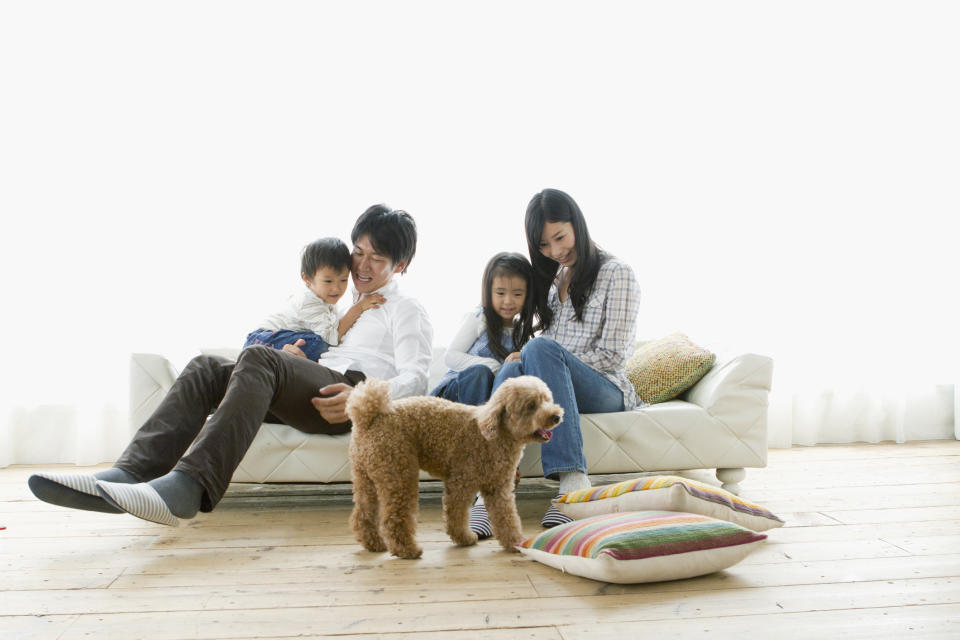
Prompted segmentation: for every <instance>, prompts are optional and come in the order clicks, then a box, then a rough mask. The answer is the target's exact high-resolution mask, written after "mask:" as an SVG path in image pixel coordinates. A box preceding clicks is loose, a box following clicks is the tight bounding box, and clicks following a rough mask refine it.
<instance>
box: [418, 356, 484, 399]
mask: <svg viewBox="0 0 960 640" xmlns="http://www.w3.org/2000/svg"><path fill="white" fill-rule="evenodd" d="M492 386H493V371H490V368H489V367H487V366H486V365H483V364H475V365H473V366H471V367H467V368H466V369H464V370H463V371H458V372H457V374H456V375H455V376H454V377H453V378H452V379H451V380H449V381H447V382H446V383H444V382H441V383H440V384H438V385H437V386H436V387H435V388H434V389H433V391H431V392H430V395H432V396H440V397H441V398H446V399H447V400H453V401H454V402H461V403H463V404H472V405H474V406H478V405H481V404H483V403H484V402H486V401H487V400H488V399H489V398H490V388H491V387H492Z"/></svg>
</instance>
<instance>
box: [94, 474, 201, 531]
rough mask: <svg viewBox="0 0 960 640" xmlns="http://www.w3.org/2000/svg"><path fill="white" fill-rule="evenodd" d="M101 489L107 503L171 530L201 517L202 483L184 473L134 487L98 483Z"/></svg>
mask: <svg viewBox="0 0 960 640" xmlns="http://www.w3.org/2000/svg"><path fill="white" fill-rule="evenodd" d="M97 489H98V490H99V491H100V495H101V496H103V498H104V499H105V500H106V501H107V502H109V503H110V504H112V505H113V506H115V507H117V508H119V509H122V510H123V511H126V512H127V513H129V514H130V515H132V516H136V517H138V518H141V519H142V520H149V521H150V522H156V523H157V524H165V525H167V526H171V527H177V526H179V525H180V521H179V520H178V518H185V519H186V518H192V517H193V516H195V515H197V511H199V510H200V499H201V496H202V495H203V487H201V486H200V483H198V482H197V481H196V480H194V479H193V478H191V477H190V476H188V475H187V474H185V473H182V472H180V471H171V472H170V473H168V474H167V475H165V476H161V477H159V478H157V479H156V480H151V481H150V482H141V483H139V484H134V485H124V484H117V483H113V482H104V481H98V482H97Z"/></svg>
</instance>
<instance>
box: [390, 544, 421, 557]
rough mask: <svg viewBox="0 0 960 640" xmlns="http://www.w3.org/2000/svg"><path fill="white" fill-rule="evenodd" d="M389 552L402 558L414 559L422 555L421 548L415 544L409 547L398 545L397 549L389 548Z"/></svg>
mask: <svg viewBox="0 0 960 640" xmlns="http://www.w3.org/2000/svg"><path fill="white" fill-rule="evenodd" d="M390 553H391V554H392V555H395V556H396V557H398V558H403V559H404V560H416V559H417V558H419V557H420V556H422V555H423V548H422V547H420V546H417V545H413V546H411V547H400V548H397V549H391V550H390Z"/></svg>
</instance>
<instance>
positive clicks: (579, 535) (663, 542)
mask: <svg viewBox="0 0 960 640" xmlns="http://www.w3.org/2000/svg"><path fill="white" fill-rule="evenodd" d="M766 537H767V536H766V534H763V533H756V532H754V531H750V530H749V529H745V528H744V527H741V526H739V525H736V524H733V523H732V522H726V521H723V520H716V519H715V518H710V517H707V516H702V515H697V514H694V513H678V512H674V511H635V512H629V513H610V514H605V515H599V516H593V517H591V518H586V519H584V520H575V521H573V522H569V523H567V524H563V525H560V526H558V527H554V528H552V529H548V530H547V531H544V532H543V533H541V534H539V535H536V536H534V537H532V538H528V539H527V540H524V541H523V542H521V543H520V544H519V545H517V548H518V549H519V551H520V552H521V553H523V554H524V555H526V556H529V557H530V558H532V559H534V560H536V561H538V562H542V563H543V564H546V565H549V566H551V567H554V568H556V569H560V570H561V571H565V572H569V573H572V574H574V575H578V576H583V577H584V578H591V579H593V580H600V581H603V582H617V583H636V582H656V581H660V580H677V579H681V578H692V577H694V576H700V575H705V574H707V573H713V572H714V571H719V570H721V569H725V568H727V567H729V566H731V565H734V564H736V563H737V562H739V561H740V560H742V559H743V558H745V557H746V556H747V555H748V554H749V553H750V552H751V551H753V549H754V548H755V547H756V546H757V544H759V543H760V542H761V541H763V540H764V539H765V538H766Z"/></svg>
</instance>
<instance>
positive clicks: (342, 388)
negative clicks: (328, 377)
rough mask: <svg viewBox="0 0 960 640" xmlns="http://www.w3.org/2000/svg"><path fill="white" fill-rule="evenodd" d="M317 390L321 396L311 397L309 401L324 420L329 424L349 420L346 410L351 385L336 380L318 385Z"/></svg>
mask: <svg viewBox="0 0 960 640" xmlns="http://www.w3.org/2000/svg"><path fill="white" fill-rule="evenodd" d="M319 391H320V394H321V396H323V397H320V398H311V399H310V402H311V403H312V404H313V408H314V409H316V410H317V411H319V412H320V415H321V416H323V419H324V420H326V421H327V422H329V423H330V424H340V423H341V422H346V421H347V420H349V418H348V417H347V411H346V409H347V398H349V397H350V393H351V392H352V391H353V387H351V386H350V385H348V384H347V383H345V382H337V383H335V384H328V385H327V386H325V387H320V389H319Z"/></svg>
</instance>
